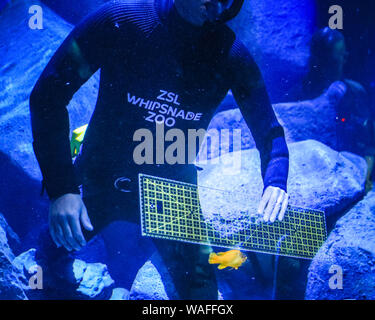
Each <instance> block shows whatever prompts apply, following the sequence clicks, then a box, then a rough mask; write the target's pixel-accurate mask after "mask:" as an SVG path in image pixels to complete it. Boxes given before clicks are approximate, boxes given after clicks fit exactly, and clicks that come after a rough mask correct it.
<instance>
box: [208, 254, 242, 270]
mask: <svg viewBox="0 0 375 320" xmlns="http://www.w3.org/2000/svg"><path fill="white" fill-rule="evenodd" d="M246 259H247V257H246V256H245V255H244V254H243V253H242V252H241V251H239V250H229V251H227V252H219V253H217V254H216V253H215V252H211V253H210V257H209V258H208V263H209V264H219V266H218V267H217V268H218V269H220V270H221V269H224V268H226V267H232V268H234V269H236V270H237V269H238V268H239V267H241V265H242V264H243V263H244V262H245V261H246Z"/></svg>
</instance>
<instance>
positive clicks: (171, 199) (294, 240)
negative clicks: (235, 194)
mask: <svg viewBox="0 0 375 320" xmlns="http://www.w3.org/2000/svg"><path fill="white" fill-rule="evenodd" d="M139 192H140V210H141V226H142V235H143V236H150V237H156V238H163V239H170V240H177V241H184V242H190V243H196V244H206V245H211V246H218V247H226V248H237V249H240V250H245V251H256V252H263V253H270V254H279V255H283V256H289V257H298V258H305V259H312V258H313V257H314V255H315V254H316V252H317V251H318V250H319V248H320V247H321V246H322V244H323V242H324V241H325V240H326V239H327V231H326V222H325V215H324V212H323V211H318V210H310V209H302V208H293V207H290V206H289V207H288V209H287V212H286V213H285V217H284V219H283V221H276V222H274V223H272V224H271V223H262V222H261V223H259V222H258V223H252V222H250V221H249V222H248V223H246V224H244V225H243V228H242V229H241V230H240V231H239V232H237V233H234V234H231V235H230V236H223V235H221V234H220V233H219V232H218V231H217V230H215V229H213V228H212V226H211V225H210V224H209V223H207V222H206V221H205V220H204V218H203V215H202V210H201V206H200V203H199V197H198V187H197V186H196V185H194V184H188V183H184V182H179V181H173V180H169V179H164V178H160V177H153V176H149V175H145V174H139ZM223 192H224V191H223Z"/></svg>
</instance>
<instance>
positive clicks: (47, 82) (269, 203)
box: [30, 0, 289, 299]
mask: <svg viewBox="0 0 375 320" xmlns="http://www.w3.org/2000/svg"><path fill="white" fill-rule="evenodd" d="M242 4H243V0H236V1H224V0H223V1H218V0H212V1H210V0H194V1H193V0H190V1H185V0H175V1H172V0H155V1H153V0H144V1H113V2H112V1H111V2H109V3H107V4H105V5H104V6H103V7H101V8H100V9H99V10H98V11H97V12H95V13H93V14H91V15H90V16H89V17H88V18H86V19H85V20H84V21H83V22H82V23H80V24H79V25H78V26H77V27H76V28H75V29H74V30H73V31H72V33H71V34H70V35H69V36H68V38H67V39H66V40H65V41H64V43H63V44H62V45H61V46H60V48H59V49H58V51H57V52H56V53H55V55H54V56H53V57H52V59H51V61H50V62H49V64H48V65H47V67H46V68H45V70H44V71H43V73H42V75H41V76H40V78H39V80H38V82H37V83H36V85H35V87H34V89H33V91H32V93H31V96H30V111H31V120H32V129H33V138H34V142H33V146H34V150H35V154H36V157H37V159H38V162H39V165H40V168H41V171H42V175H43V181H44V186H45V188H46V190H47V193H48V195H49V197H50V199H51V205H50V213H49V230H50V234H51V236H52V239H53V241H54V243H55V244H56V245H57V246H58V247H61V248H60V249H55V250H52V248H49V249H46V248H45V249H43V250H40V252H41V253H43V254H44V255H45V256H46V257H41V258H40V259H41V260H42V259H43V258H44V259H47V260H46V261H47V262H46V263H49V264H50V265H49V266H50V267H49V268H48V270H54V268H53V267H51V264H53V263H54V264H55V266H56V265H59V264H60V261H62V258H61V257H62V256H65V257H66V255H67V254H68V251H72V250H79V249H80V248H82V247H83V246H84V245H85V244H86V240H89V239H91V238H92V237H93V236H94V235H95V234H97V233H98V232H99V231H100V230H101V229H102V228H103V227H104V226H106V225H107V224H109V223H110V222H112V221H114V220H116V219H125V220H128V221H133V222H138V220H139V218H138V211H139V209H138V208H139V207H138V186H137V175H138V173H140V172H141V173H151V174H153V175H156V176H161V177H168V178H172V179H174V180H182V181H186V182H191V183H196V171H195V170H196V168H195V167H194V165H192V164H177V165H169V164H168V165H167V164H156V165H149V164H148V165H146V164H144V165H138V164H135V163H134V161H133V159H132V156H131V155H132V154H133V150H134V148H135V146H136V142H134V141H133V134H134V132H135V131H136V130H137V129H139V128H146V129H149V130H151V131H152V132H155V127H156V125H155V124H156V123H160V122H162V123H164V125H165V126H166V127H170V128H178V129H180V130H183V131H184V132H187V130H189V129H200V128H203V129H206V128H207V126H208V124H209V122H210V120H211V116H212V114H213V113H214V111H215V109H216V107H217V106H218V105H219V103H220V102H221V100H222V99H223V98H224V97H225V95H226V94H227V92H228V90H230V89H231V90H232V92H233V95H234V97H235V99H236V101H237V103H238V105H239V106H240V108H241V111H242V113H243V116H244V118H245V120H246V122H247V124H248V125H249V127H250V129H251V131H252V133H253V136H254V139H255V141H256V144H257V148H258V150H259V151H260V155H261V164H262V165H261V169H262V177H263V181H264V190H263V191H264V193H263V196H262V199H261V202H260V204H259V209H258V211H259V213H260V214H264V220H265V221H271V222H273V221H275V220H276V219H277V218H278V219H280V220H281V219H283V216H284V213H285V210H286V207H287V203H288V195H287V193H286V184H287V176H288V167H289V153H288V148H287V146H286V142H285V137H284V131H283V129H282V127H281V126H280V124H279V123H278V121H277V119H276V117H275V114H274V112H273V109H272V106H271V104H270V101H269V98H268V95H267V92H266V89H265V86H264V82H263V80H262V77H261V74H260V71H259V69H258V67H257V65H256V64H255V62H254V61H253V59H252V57H251V56H250V54H249V52H248V50H247V49H246V48H245V46H244V45H243V44H242V42H241V41H240V40H239V39H238V38H237V37H236V35H235V34H234V33H233V31H231V30H230V29H229V27H227V26H226V25H225V24H224V22H225V21H227V20H229V19H231V18H233V17H234V16H236V14H238V12H239V11H240V9H241V6H242ZM99 68H100V69H101V74H100V88H99V96H98V100H97V104H96V108H95V111H94V113H93V115H92V118H91V120H90V123H89V126H88V129H87V133H86V136H85V143H84V144H83V147H82V154H81V157H80V166H79V167H80V172H81V173H82V181H81V182H82V193H83V201H82V198H81V196H80V191H79V188H78V186H79V182H78V180H77V176H76V174H75V171H74V167H73V164H72V160H71V158H70V147H69V120H68V119H69V118H68V113H67V109H66V106H67V105H68V103H69V101H70V99H71V98H72V96H73V94H74V93H75V92H76V91H77V90H78V89H79V88H80V87H81V86H82V84H83V83H85V82H86V81H87V80H88V79H89V78H90V77H91V75H92V74H93V73H94V72H96V71H97V70H98V69H99ZM170 98H172V99H170ZM155 102H158V103H159V105H158V104H155ZM166 102H168V103H166ZM163 103H166V105H165V106H164V108H163V107H162V104H163ZM119 177H126V179H123V181H124V180H126V181H130V182H129V183H128V185H127V186H126V189H127V191H129V192H127V193H122V192H121V190H122V188H118V189H116V188H115V186H116V183H115V181H118V180H117V179H118V178H119ZM119 189H120V190H119ZM48 243H51V241H49V242H48ZM154 243H155V245H156V247H157V249H158V251H159V253H160V254H161V256H162V258H163V260H164V262H165V264H166V265H167V266H168V269H169V271H170V274H171V276H172V278H173V281H174V284H175V286H176V289H177V291H178V294H179V297H180V298H182V299H191V298H194V299H216V298H217V285H216V280H215V276H214V270H213V268H212V266H211V265H209V264H208V262H207V259H208V255H207V253H208V252H207V247H205V246H199V245H192V244H186V243H181V242H176V241H169V240H154ZM43 245H44V246H47V247H48V245H47V241H44V242H43ZM66 250H68V251H66ZM67 260H69V259H65V261H67ZM182 261H183V262H182ZM59 270H61V267H60V268H59ZM44 275H45V276H46V272H45V273H44Z"/></svg>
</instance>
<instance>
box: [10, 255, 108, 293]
mask: <svg viewBox="0 0 375 320" xmlns="http://www.w3.org/2000/svg"><path fill="white" fill-rule="evenodd" d="M35 256H36V249H30V250H28V251H26V252H24V253H22V254H20V255H19V256H17V257H16V258H15V259H14V260H13V265H14V267H15V268H16V269H17V270H18V272H19V274H20V275H21V276H20V280H21V282H22V288H23V289H24V290H25V291H26V292H27V295H28V296H29V298H31V299H46V298H49V297H48V296H43V292H38V291H39V290H31V288H30V286H29V278H30V276H31V275H32V274H33V273H35V266H37V263H36V258H35ZM73 275H74V281H75V283H76V285H77V289H76V293H75V294H74V293H73V296H74V297H75V298H77V299H105V298H107V299H108V297H110V296H111V293H112V287H113V284H114V281H113V280H112V278H111V276H110V275H109V273H108V270H107V266H106V265H105V264H102V263H86V262H85V261H83V260H80V259H75V260H74V262H73ZM49 281H51V280H49ZM42 283H43V282H42ZM55 285H56V286H57V287H58V288H59V290H60V291H61V293H57V296H56V293H53V294H54V296H53V297H54V298H61V297H63V294H64V288H61V287H60V284H58V283H56V284H55ZM50 286H52V287H53V286H54V284H51V283H49V284H48V287H50ZM73 287H74V284H72V285H71V287H70V288H66V291H67V294H71V291H72V290H74V288H73ZM61 294H62V296H61V297H60V296H59V295H61ZM47 295H48V294H47ZM73 296H72V297H73Z"/></svg>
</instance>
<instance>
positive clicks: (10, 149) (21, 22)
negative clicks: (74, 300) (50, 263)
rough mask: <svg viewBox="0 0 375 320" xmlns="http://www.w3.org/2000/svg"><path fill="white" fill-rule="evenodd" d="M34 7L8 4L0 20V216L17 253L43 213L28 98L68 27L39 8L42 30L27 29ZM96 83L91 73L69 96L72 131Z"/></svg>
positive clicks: (27, 1) (82, 119) (88, 109)
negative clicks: (16, 237) (13, 234)
mask: <svg viewBox="0 0 375 320" xmlns="http://www.w3.org/2000/svg"><path fill="white" fill-rule="evenodd" d="M39 4H40V1H37V0H35V1H34V0H24V1H11V2H10V3H9V5H8V6H6V7H5V8H4V10H3V11H2V12H1V19H0V30H6V32H0V52H1V56H0V135H1V137H2V138H1V139H0V174H1V176H2V179H0V211H1V212H2V213H3V214H4V216H5V217H6V219H7V221H8V223H9V224H10V225H11V226H12V228H13V230H14V231H15V232H16V233H17V234H18V235H19V237H20V238H21V239H22V243H21V245H22V244H23V245H24V246H23V247H22V248H21V249H20V251H19V252H18V253H20V252H22V251H25V250H28V249H29V248H30V247H35V246H36V241H35V239H36V235H37V234H38V232H39V227H40V226H41V225H42V224H43V223H46V222H47V221H46V214H45V212H46V210H48V209H47V205H48V204H47V199H46V196H45V197H40V191H41V173H40V170H39V166H38V163H37V161H36V159H35V155H34V152H33V148H32V135H31V126H30V114H29V96H30V93H31V90H32V88H33V86H34V84H35V83H36V81H37V79H38V77H39V76H40V74H41V73H42V71H43V69H44V67H45V66H46V65H47V63H48V61H49V60H50V58H51V57H52V55H53V53H54V52H55V50H56V49H57V48H58V47H59V45H60V44H61V43H62V41H63V40H64V39H65V37H66V36H67V35H68V33H69V32H70V31H71V30H72V28H73V27H72V25H70V24H68V23H66V22H65V21H64V20H63V19H62V18H60V17H59V16H58V15H56V14H55V13H54V12H53V11H52V10H50V9H49V8H48V7H47V6H43V29H42V30H31V29H30V28H29V27H28V19H29V17H30V15H29V14H28V10H29V7H30V6H31V5H39ZM98 79H99V78H98V74H96V75H95V76H94V77H93V78H92V79H90V80H89V81H88V82H87V83H86V84H85V85H84V86H83V87H82V88H81V89H80V90H79V91H78V92H77V93H76V94H75V95H74V97H73V99H72V101H71V103H70V105H69V107H68V109H69V111H70V121H71V125H72V126H71V128H72V129H73V128H76V127H79V126H80V125H83V124H85V123H87V121H88V120H89V118H90V116H91V113H92V110H93V108H94V106H95V102H96V96H97V89H98ZM15 199H17V201H15ZM20 221H22V223H19V222H20ZM26 235H28V238H27V241H25V236H26ZM26 245H27V246H26ZM17 251H18V250H17Z"/></svg>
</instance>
